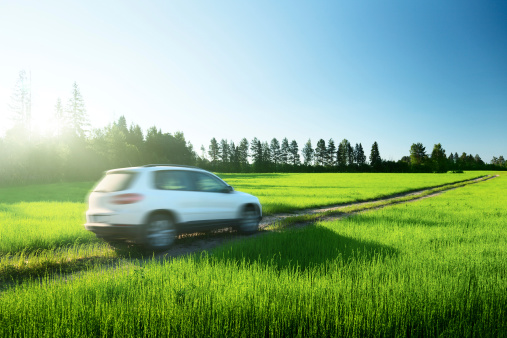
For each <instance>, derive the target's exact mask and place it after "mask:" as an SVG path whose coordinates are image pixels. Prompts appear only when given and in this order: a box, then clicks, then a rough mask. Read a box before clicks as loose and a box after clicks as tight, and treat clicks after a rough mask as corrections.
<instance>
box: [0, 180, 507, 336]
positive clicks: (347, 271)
mask: <svg viewBox="0 0 507 338" xmlns="http://www.w3.org/2000/svg"><path fill="white" fill-rule="evenodd" d="M481 174H482V173H481ZM306 175H309V174H306ZM318 175H328V174H316V175H315V177H310V176H309V177H306V178H303V177H300V180H299V178H298V176H297V175H296V176H293V177H292V179H293V181H294V183H293V185H292V186H291V185H290V179H291V178H290V177H287V176H286V175H281V177H278V178H276V179H277V180H278V181H277V180H275V179H273V178H271V180H270V182H272V184H271V185H272V186H271V187H264V190H262V191H270V190H269V189H272V190H271V191H272V195H271V196H273V199H272V200H271V201H274V200H277V199H279V198H280V200H279V201H280V202H279V203H281V204H282V205H284V207H285V206H288V205H292V203H294V204H296V205H299V207H303V206H302V204H298V202H294V201H293V200H291V198H294V197H293V196H292V195H290V193H291V192H296V191H298V190H297V187H299V186H301V187H302V188H301V189H300V190H299V191H300V195H298V194H295V195H296V197H295V198H294V199H296V200H297V199H305V198H308V200H309V201H310V200H311V196H315V198H316V199H318V198H320V197H325V193H322V194H321V190H328V189H329V191H331V190H333V189H335V190H334V191H335V193H336V191H342V192H343V191H347V192H350V191H352V189H354V188H352V185H353V184H350V183H349V184H346V183H342V185H341V187H342V188H341V190H336V189H337V188H336V186H337V185H338V183H337V182H339V181H341V180H343V181H345V179H344V178H343V177H340V175H347V174H334V175H336V176H337V177H325V176H322V178H321V179H322V181H314V182H313V185H314V188H315V189H313V190H312V189H311V187H310V186H311V184H310V183H309V182H311V180H318ZM350 175H353V174H350ZM359 175H363V174H359ZM371 175H372V177H369V178H368V179H365V182H363V184H362V185H361V184H358V183H357V182H362V181H361V180H360V179H358V180H357V181H356V182H355V184H356V188H355V189H356V190H357V191H358V194H359V195H352V194H351V196H349V197H348V200H347V197H346V198H345V199H343V196H339V194H338V193H336V194H337V196H335V197H336V199H334V200H333V201H332V202H329V203H340V202H348V201H353V200H354V199H355V198H358V197H357V196H362V197H359V198H358V199H369V198H374V197H378V196H382V195H386V192H385V191H384V188H385V189H386V190H387V189H392V186H391V185H392V184H395V183H393V182H394V181H396V182H402V181H403V179H405V177H399V178H398V179H396V178H395V177H394V176H393V177H392V178H391V179H392V180H391V185H389V184H387V183H385V182H386V181H389V179H388V177H387V176H386V177H382V178H377V179H376V180H375V178H374V177H373V176H374V175H383V174H371ZM393 175H400V176H403V174H393ZM467 175H469V176H460V175H456V176H453V175H447V176H446V175H433V177H435V180H434V181H430V182H428V181H427V180H431V175H428V176H426V175H424V174H421V175H420V176H419V175H413V176H411V177H410V179H407V181H409V182H408V183H407V182H406V183H407V185H408V187H407V186H405V187H403V186H401V185H400V186H399V187H398V190H396V189H395V191H393V192H394V193H396V192H401V191H406V190H412V189H417V188H421V186H417V185H422V186H424V185H426V186H434V185H439V184H443V183H448V182H444V181H445V179H447V177H452V178H454V180H456V179H459V180H461V179H464V178H469V177H472V176H479V175H478V174H477V173H471V174H467ZM262 176H263V175H260V177H253V176H252V177H248V176H246V177H244V178H241V177H239V176H236V177H234V175H230V176H229V177H228V176H227V175H223V177H224V179H225V180H227V181H228V182H229V183H231V184H232V185H233V186H235V187H237V188H238V190H243V191H249V192H253V193H255V191H256V189H260V188H258V187H256V186H255V182H258V183H259V182H265V181H266V180H268V177H262ZM437 177H438V179H437ZM444 178H445V179H444ZM235 180H236V181H235ZM371 180H373V181H374V182H376V183H372V181H371ZM418 180H421V181H424V183H421V182H420V181H418ZM325 181H327V182H329V183H328V184H327V186H326V184H325ZM414 181H415V182H414ZM437 181H438V182H437ZM451 181H452V179H451ZM307 183H308V185H306V184H307ZM259 184H260V183H259ZM372 184H377V189H378V191H377V193H376V194H377V195H376V196H375V192H374V189H373V188H372V187H371V186H372ZM382 184H385V185H382ZM266 185H267V184H266ZM240 187H241V188H240ZM347 187H348V188H347ZM60 188H62V187H60ZM24 189H27V192H29V191H30V187H26V188H24ZM249 189H250V190H249ZM347 189H351V190H347ZM506 189H507V176H505V175H502V176H501V177H499V178H495V179H493V180H489V181H486V182H481V183H478V184H473V185H469V186H465V187H462V188H458V189H456V190H452V191H447V192H445V193H444V194H442V195H440V196H437V197H432V198H429V199H425V200H421V201H417V202H413V203H409V204H403V205H396V206H390V207H386V208H384V209H381V210H377V211H369V212H365V213H361V214H358V215H356V216H353V217H350V218H347V219H343V220H339V221H333V222H319V223H315V224H313V225H310V226H307V227H304V228H300V229H285V230H282V231H280V232H274V233H270V234H266V235H263V236H257V237H253V238H248V239H244V240H241V241H233V242H228V243H226V244H225V245H222V246H220V247H218V248H216V249H214V250H213V251H211V252H210V253H199V254H195V255H191V256H185V257H180V258H177V259H171V260H162V261H159V260H148V261H146V260H142V261H135V260H134V261H129V262H128V263H127V262H125V261H118V263H117V265H115V266H114V267H113V268H111V267H110V266H108V267H105V266H104V265H101V264H99V263H100V262H98V261H97V262H98V263H97V264H93V262H94V260H93V255H97V257H104V256H108V255H109V257H113V256H114V255H115V253H113V252H112V250H111V249H108V248H107V247H106V246H105V245H103V244H101V243H100V242H99V241H96V240H95V239H94V238H93V236H92V237H86V232H84V234H82V232H83V231H84V230H83V231H81V232H79V231H78V232H76V235H70V238H74V240H75V242H72V240H69V241H61V238H60V237H58V236H56V238H58V240H55V239H53V240H50V241H49V242H48V243H50V244H49V245H46V247H47V248H51V249H50V250H46V251H45V253H46V254H47V255H50V254H51V253H55V254H57V252H59V251H57V250H55V249H54V247H58V246H64V247H67V248H69V250H70V251H71V252H70V253H69V255H70V256H69V257H71V258H69V259H76V260H77V259H83V258H82V256H83V255H89V257H91V262H92V263H91V264H88V265H87V266H86V268H85V269H84V270H83V271H82V272H80V273H76V274H73V275H65V274H63V275H62V274H60V273H58V274H49V275H47V276H44V277H42V278H40V279H35V280H31V279H24V280H22V281H21V283H6V284H4V287H3V288H1V289H0V290H1V291H0V292H1V293H0V336H46V335H47V336H76V337H79V336H161V335H171V336H232V335H234V336H240V335H241V336H266V335H273V336H298V335H301V336H336V335H348V336H365V335H366V336H406V335H418V336H419V335H424V336H437V335H442V336H502V335H504V334H505V332H507V310H506V309H507V293H506V292H505V290H507V194H506V193H505V191H506ZM58 190H59V189H56V190H55V192H56V191H58ZM5 191H6V190H5V189H2V190H0V199H1V200H0V231H1V232H0V242H1V245H8V244H6V243H9V241H20V242H19V243H23V239H22V238H23V237H24V236H23V235H21V236H19V238H21V239H19V238H18V237H14V236H13V235H12V233H11V232H10V229H9V228H10V226H11V225H12V223H11V222H13V223H14V224H15V225H16V226H18V227H23V225H24V224H25V223H29V222H32V221H33V219H34V218H35V219H36V218H37V217H38V216H40V219H39V220H38V221H37V220H36V221H33V223H31V224H32V227H37V226H41V228H42V229H44V230H42V231H41V232H39V237H41V238H44V237H46V236H48V235H49V233H51V223H52V222H51V221H50V219H53V223H56V224H55V225H54V226H61V228H60V231H63V230H62V229H66V228H73V227H77V226H78V225H79V226H80V225H81V223H82V221H79V224H71V223H74V222H76V223H78V219H77V218H78V217H82V212H83V211H84V205H83V203H82V202H81V203H79V201H77V200H72V198H73V197H72V196H73V195H72V192H70V191H67V192H66V194H67V197H66V198H68V199H67V200H62V199H57V197H58V196H59V195H58V194H55V195H54V198H51V196H50V195H44V194H43V193H41V196H39V197H35V195H36V192H34V193H32V194H29V195H30V196H31V197H29V200H25V201H24V202H21V201H23V199H24V197H21V198H18V199H16V198H14V197H12V196H13V194H10V195H9V196H10V197H9V198H7V199H4V196H5V195H4V194H3V193H4V192H5ZM259 191H261V190H259ZM284 191H285V197H286V200H283V196H284V194H283V192H284ZM329 191H328V192H329ZM312 194H313V195H312ZM257 195H259V194H257ZM309 196H310V197H309ZM32 197H33V198H32ZM340 198H342V200H340ZM55 199H57V201H55ZM261 199H266V200H267V201H268V202H264V201H263V204H264V203H270V202H269V201H270V199H269V196H266V195H262V196H261ZM81 200H82V199H81ZM322 200H325V198H323V199H322ZM43 201H47V202H43ZM50 201H53V202H50ZM23 203H24V204H23ZM32 203H35V204H34V209H33V210H32V211H26V209H29V208H28V206H29V205H31V204H32ZM37 203H53V204H51V205H52V207H53V209H49V208H48V210H53V211H52V213H53V215H51V214H52V213H51V212H49V211H48V213H47V214H44V213H43V212H42V211H40V212H37V211H36V210H37V207H39V208H41V207H42V208H43V207H44V204H42V205H38V204H37ZM58 203H61V204H58ZM67 203H68V204H70V205H67ZM277 203H278V202H275V203H273V204H272V205H275V206H276V205H277ZM284 203H285V204H284ZM304 203H306V202H304ZM319 203H320V202H319ZM73 204H76V208H77V209H79V205H80V206H81V208H82V210H81V211H80V212H79V211H78V210H75V211H72V212H75V214H76V215H78V214H79V213H81V216H76V219H74V220H72V221H68V220H67V219H66V218H65V217H63V216H58V215H56V214H58V213H59V212H60V213H64V214H69V215H70V214H72V212H71V211H70V210H74V209H72V207H71V205H73ZM322 204H326V203H321V204H319V205H322ZM307 206H309V205H305V206H304V207H307ZM16 208H18V209H16ZM272 210H277V209H276V207H275V208H274V209H272ZM42 215H45V216H42ZM19 219H22V220H21V221H20V220H19ZM37 222H39V223H37ZM45 222H47V225H44V224H46V223H45ZM63 224H66V225H63ZM42 226H44V227H42ZM81 229H82V228H81ZM18 230H19V229H18ZM69 231H71V230H69ZM72 231H74V230H72ZM35 233H37V232H35ZM55 233H56V232H55ZM5 234H9V235H8V236H6V235H5ZM9 236H11V237H9ZM73 236H74V237H73ZM63 237H65V236H63ZM63 237H62V238H63ZM11 238H14V239H13V240H11ZM27 238H28V237H27ZM77 238H79V240H76V239H77ZM51 241H53V242H51ZM58 241H61V242H58ZM28 242H29V241H27V242H25V244H26V243H28ZM32 243H33V241H32ZM51 243H52V244H51ZM73 243H80V244H73ZM86 243H88V244H86ZM31 245H33V247H34V248H35V247H36V245H35V244H31ZM22 246H23V245H22V244H18V249H16V250H14V249H11V250H5V249H4V248H3V249H2V250H5V251H2V252H3V253H4V255H5V253H6V252H7V251H10V252H11V253H14V254H16V253H19V252H21V251H22V250H23V249H22ZM26 247H28V246H26ZM90 247H92V249H90ZM20 248H21V249H20ZM73 250H74V251H73ZM86 250H89V251H86ZM108 250H109V251H108ZM40 253H41V252H39V253H37V252H34V253H32V254H31V256H30V257H29V260H30V259H35V257H37V254H40ZM16 257H17V256H16ZM17 259H20V258H19V257H18V258H17ZM59 259H60V261H58V262H60V264H63V263H64V261H65V256H60V258H59ZM7 260H8V258H5V257H4V258H2V262H0V268H1V267H2V266H4V267H5V266H7V264H8V263H7ZM58 262H56V263H55V264H57V263H58ZM0 272H1V273H4V272H6V270H0ZM0 281H1V279H0Z"/></svg>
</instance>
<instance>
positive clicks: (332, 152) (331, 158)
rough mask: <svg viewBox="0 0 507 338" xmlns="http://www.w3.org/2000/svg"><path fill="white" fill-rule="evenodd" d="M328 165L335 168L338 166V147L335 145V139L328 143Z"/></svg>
mask: <svg viewBox="0 0 507 338" xmlns="http://www.w3.org/2000/svg"><path fill="white" fill-rule="evenodd" d="M326 155H327V156H326V157H327V158H326V162H327V165H331V166H334V165H335V164H336V146H335V145H334V141H333V139H332V138H331V139H329V141H328V142H327V153H326Z"/></svg>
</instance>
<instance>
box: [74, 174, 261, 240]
mask: <svg viewBox="0 0 507 338" xmlns="http://www.w3.org/2000/svg"><path fill="white" fill-rule="evenodd" d="M88 204H89V208H88V211H87V212H86V224H85V225H84V226H85V228H86V230H89V231H92V232H94V233H95V235H96V236H97V237H99V238H103V239H105V240H106V241H117V240H134V241H135V242H137V243H140V244H143V245H145V246H146V247H147V248H149V249H150V250H161V249H165V248H167V247H169V246H170V245H171V244H172V243H173V242H174V240H175V238H176V236H177V235H178V234H180V233H191V232H201V231H207V230H212V229H219V228H226V227H231V226H232V227H234V228H236V229H237V230H238V231H240V232H243V233H253V232H255V231H257V229H258V227H259V222H260V220H261V217H262V207H261V204H260V203H259V200H258V199H257V197H254V196H252V195H249V194H246V193H243V192H239V191H235V190H234V189H233V188H232V187H231V186H230V185H228V184H227V183H225V182H224V181H222V180H221V179H220V178H219V177H217V176H216V175H213V174H212V173H210V172H208V171H205V170H202V169H200V168H196V167H190V166H180V165H156V164H150V165H146V166H143V167H132V168H122V169H114V170H109V171H108V172H106V175H105V176H104V177H103V178H102V180H100V181H99V183H98V184H97V186H96V187H95V188H94V189H93V191H92V192H91V193H90V195H89V197H88Z"/></svg>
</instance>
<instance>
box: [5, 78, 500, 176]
mask: <svg viewBox="0 0 507 338" xmlns="http://www.w3.org/2000/svg"><path fill="white" fill-rule="evenodd" d="M30 91H31V89H30V87H29V80H28V77H27V74H26V73H25V72H20V76H19V79H18V82H17V84H16V87H15V89H14V91H13V95H12V104H11V106H10V109H11V112H12V114H11V117H12V120H13V122H14V126H13V127H12V128H11V129H9V130H7V132H6V133H5V136H3V137H0V185H9V184H24V183H43V182H57V181H75V180H96V179H98V177H99V176H100V175H101V174H102V172H104V171H105V170H108V169H111V168H120V167H129V166H138V165H143V164H148V163H173V164H186V165H196V166H199V167H201V168H204V169H208V170H213V171H219V172H446V171H448V170H454V171H458V170H499V169H506V168H507V164H506V161H505V160H504V158H503V156H499V157H494V158H493V160H492V161H491V162H490V163H489V164H486V163H485V162H483V161H482V159H481V158H480V157H479V155H475V156H472V155H471V154H467V153H462V154H461V155H458V153H450V154H449V155H448V156H447V155H446V152H445V150H444V149H443V147H442V145H441V144H440V143H438V144H435V145H434V147H433V150H432V152H431V153H427V152H426V148H425V147H424V146H423V145H422V144H421V143H414V144H412V146H411V147H410V155H409V156H404V157H402V158H401V159H400V160H398V161H388V160H385V159H383V158H382V157H381V155H380V151H379V145H378V143H377V142H374V143H373V144H372V145H371V148H370V151H369V153H366V151H365V149H364V148H363V145H362V144H361V143H355V144H354V145H353V144H352V143H350V142H349V141H348V140H347V139H343V140H342V141H341V142H340V143H339V144H338V145H336V143H335V142H334V140H333V139H332V138H331V139H329V140H328V141H327V142H326V141H325V140H324V139H320V140H318V141H317V143H316V144H315V147H314V146H313V145H312V142H311V140H310V139H309V140H308V141H307V142H306V143H305V144H304V145H303V147H302V148H301V149H300V147H299V145H298V143H297V142H296V140H292V141H289V140H288V139H287V138H286V137H285V138H283V139H282V140H281V141H279V140H278V139H277V138H273V139H271V141H270V142H269V143H268V142H267V141H262V140H260V139H258V138H257V137H254V138H253V139H252V140H250V141H248V140H247V139H246V138H243V139H242V140H241V141H240V142H239V143H237V144H235V143H234V142H233V141H230V140H224V139H221V140H220V141H218V140H217V139H216V138H212V139H211V141H210V144H209V145H208V147H207V148H206V147H204V146H201V149H200V152H197V151H195V150H194V148H193V146H192V144H191V143H190V142H189V141H187V140H186V139H185V136H184V134H183V132H175V133H167V132H163V131H162V130H161V129H160V128H157V127H156V126H153V127H151V128H149V129H148V130H147V131H146V132H143V130H142V129H141V127H140V126H139V125H138V124H135V123H131V124H130V125H128V123H127V120H126V119H125V117H124V116H121V117H120V118H119V119H118V120H117V121H114V122H113V123H111V124H109V125H107V126H105V127H103V128H96V129H90V123H89V119H88V115H87V112H86V106H85V103H84V99H83V97H82V95H81V93H80V90H79V87H78V85H77V83H74V84H73V85H72V88H71V91H70V96H69V98H68V99H67V100H66V102H65V103H63V102H62V100H61V99H60V98H57V99H56V103H55V108H54V121H55V127H54V130H53V133H52V134H51V135H49V136H48V135H40V134H38V133H36V132H35V131H34V130H33V126H32V111H31V102H30V100H31V93H30Z"/></svg>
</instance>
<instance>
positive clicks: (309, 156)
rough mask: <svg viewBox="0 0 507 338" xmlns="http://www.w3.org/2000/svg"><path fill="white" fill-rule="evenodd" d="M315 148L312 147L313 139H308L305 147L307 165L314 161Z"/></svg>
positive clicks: (305, 162) (304, 155)
mask: <svg viewBox="0 0 507 338" xmlns="http://www.w3.org/2000/svg"><path fill="white" fill-rule="evenodd" d="M313 153H314V151H313V148H312V141H311V140H310V139H308V141H306V143H305V146H304V148H303V161H304V164H305V165H311V164H312V162H313Z"/></svg>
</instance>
